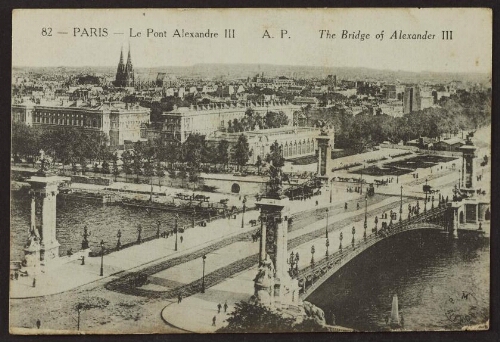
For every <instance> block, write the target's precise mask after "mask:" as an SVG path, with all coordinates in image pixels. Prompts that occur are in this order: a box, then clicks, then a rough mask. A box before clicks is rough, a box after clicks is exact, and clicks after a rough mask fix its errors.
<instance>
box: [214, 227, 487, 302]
mask: <svg viewBox="0 0 500 342" xmlns="http://www.w3.org/2000/svg"><path fill="white" fill-rule="evenodd" d="M479 229H481V223H479ZM224 312H227V300H226V302H225V303H224Z"/></svg>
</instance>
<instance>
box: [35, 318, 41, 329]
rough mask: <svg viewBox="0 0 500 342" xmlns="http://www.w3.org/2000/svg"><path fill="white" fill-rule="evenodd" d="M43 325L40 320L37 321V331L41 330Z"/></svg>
mask: <svg viewBox="0 0 500 342" xmlns="http://www.w3.org/2000/svg"><path fill="white" fill-rule="evenodd" d="M41 325H42V322H40V320H39V319H37V320H36V327H37V329H40V326H41Z"/></svg>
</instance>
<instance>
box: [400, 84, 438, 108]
mask: <svg viewBox="0 0 500 342" xmlns="http://www.w3.org/2000/svg"><path fill="white" fill-rule="evenodd" d="M433 104H434V98H433V96H432V94H431V93H429V92H425V91H422V90H421V89H420V87H418V86H411V87H406V88H405V91H404V96H403V113H404V114H408V113H411V112H416V111H419V110H422V109H425V108H429V107H432V105H433Z"/></svg>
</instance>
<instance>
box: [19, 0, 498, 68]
mask: <svg viewBox="0 0 500 342" xmlns="http://www.w3.org/2000/svg"><path fill="white" fill-rule="evenodd" d="M44 28H45V30H43V29H44ZM91 28H95V29H96V31H95V32H96V33H99V30H98V29H99V28H100V29H101V30H100V31H101V35H102V34H103V32H104V29H106V31H107V36H106V37H103V36H101V37H95V36H94V37H89V36H88V35H90V33H91V30H90V29H91ZM148 29H151V30H153V31H154V32H165V31H166V37H149V38H148V37H147V36H146V33H147V30H148ZM176 29H177V30H179V31H182V29H184V30H185V31H188V32H207V30H209V29H210V31H211V32H214V33H215V32H217V33H218V34H219V37H218V38H179V37H173V34H174V32H175V30H176ZM225 29H234V30H235V31H234V32H235V38H224V30H225ZM131 30H132V34H131ZM266 30H267V33H268V36H272V37H273V38H268V36H265V33H266ZM282 30H286V34H284V35H283V38H281V32H282ZM320 30H329V32H330V33H334V34H336V38H335V39H330V38H326V37H325V36H326V34H325V33H326V32H325V31H324V38H320ZM344 30H345V31H347V32H349V33H357V32H358V31H359V32H360V33H362V34H363V33H364V34H370V38H369V39H365V40H364V41H361V40H360V39H356V38H357V37H354V39H342V37H341V34H342V32H343V31H344ZM400 30H401V31H402V32H403V33H411V34H413V33H420V34H423V33H425V31H427V33H429V34H435V39H427V40H406V39H405V40H399V39H389V38H390V36H391V35H392V34H393V33H394V31H397V34H398V35H399V31H400ZM49 31H50V34H51V35H49ZM382 31H383V32H384V37H383V39H382V40H380V39H377V34H380V33H382ZM442 31H452V32H453V33H452V35H453V36H452V38H453V39H452V40H443V39H441V38H442ZM58 32H66V33H67V34H61V33H58ZM138 32H141V34H142V36H141V37H138V36H137V33H138ZM86 33H87V34H86ZM120 33H122V34H120ZM283 33H285V32H284V31H283ZM44 34H45V35H44ZM131 35H132V36H134V37H131ZM378 37H380V36H378ZM129 45H130V48H131V53H132V59H133V62H134V66H135V67H139V68H141V67H159V66H189V65H193V64H199V63H222V64H225V63H231V64H234V63H245V64H247V63H248V64H277V65H304V66H325V67H367V68H374V69H387V70H405V71H414V72H420V71H434V72H486V73H490V72H491V63H492V12H491V11H490V10H489V9H471V8H467V9H465V8H464V9H212V10H210V9H185V10H176V9H169V10H167V9H144V10H142V9H85V10H83V9H65V10H52V9H51V10H45V9H44V10H15V11H14V12H13V37H12V53H13V56H12V57H13V58H12V60H13V66H29V67H58V66H67V67H77V66H90V67H92V66H114V67H115V66H116V65H117V63H118V59H119V55H120V49H121V48H122V47H123V48H124V54H125V58H126V54H127V51H128V46H129Z"/></svg>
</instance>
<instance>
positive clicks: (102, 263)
mask: <svg viewBox="0 0 500 342" xmlns="http://www.w3.org/2000/svg"><path fill="white" fill-rule="evenodd" d="M99 275H100V276H101V277H102V276H103V275H104V240H101V273H100V274H99Z"/></svg>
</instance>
